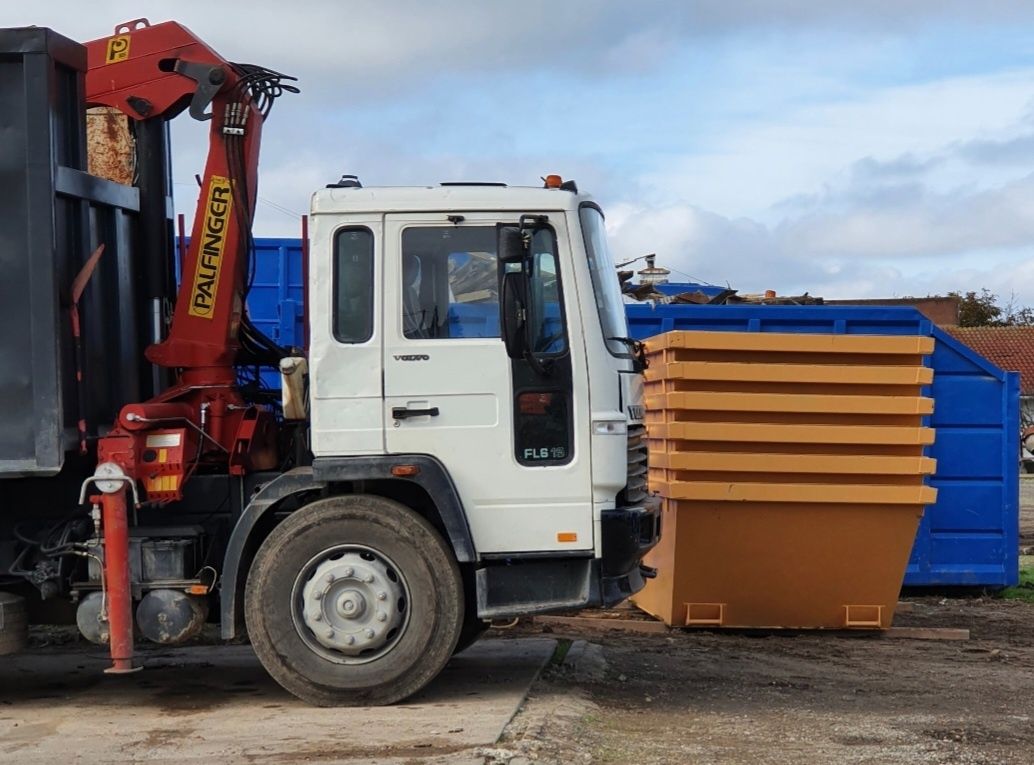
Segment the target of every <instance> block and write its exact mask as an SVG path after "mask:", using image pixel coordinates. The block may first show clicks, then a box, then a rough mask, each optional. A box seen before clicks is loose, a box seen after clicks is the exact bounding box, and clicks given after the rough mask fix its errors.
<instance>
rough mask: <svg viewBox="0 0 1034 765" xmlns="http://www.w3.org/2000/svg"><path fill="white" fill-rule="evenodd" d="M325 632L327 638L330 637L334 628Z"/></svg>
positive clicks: (332, 635)
mask: <svg viewBox="0 0 1034 765" xmlns="http://www.w3.org/2000/svg"><path fill="white" fill-rule="evenodd" d="M325 634H326V636H327V637H328V638H332V637H334V630H327V631H326V633H325Z"/></svg>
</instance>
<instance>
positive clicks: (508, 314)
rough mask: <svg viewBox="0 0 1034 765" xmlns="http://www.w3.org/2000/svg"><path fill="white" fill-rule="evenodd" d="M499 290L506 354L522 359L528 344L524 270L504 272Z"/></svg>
mask: <svg viewBox="0 0 1034 765" xmlns="http://www.w3.org/2000/svg"><path fill="white" fill-rule="evenodd" d="M499 292H500V296H499V298H500V299H499V313H500V321H499V324H500V327H499V328H500V330H501V331H502V332H501V334H502V336H503V343H504V344H505V345H506V355H507V356H509V357H510V358H511V359H522V358H524V353H525V350H526V349H527V345H528V339H527V330H526V328H525V324H526V321H527V304H528V301H527V283H526V279H525V278H524V272H523V271H507V272H506V273H504V274H503V280H502V284H501V285H500V290H499Z"/></svg>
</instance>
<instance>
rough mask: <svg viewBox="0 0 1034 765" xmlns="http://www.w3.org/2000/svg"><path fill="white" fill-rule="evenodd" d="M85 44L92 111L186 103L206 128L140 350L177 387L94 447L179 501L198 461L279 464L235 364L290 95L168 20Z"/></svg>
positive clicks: (262, 72)
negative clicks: (193, 200) (187, 236)
mask: <svg viewBox="0 0 1034 765" xmlns="http://www.w3.org/2000/svg"><path fill="white" fill-rule="evenodd" d="M86 48H87V62H88V69H87V74H86V101H87V104H89V105H91V106H93V105H104V106H112V107H115V108H117V109H119V110H121V111H122V112H124V113H125V114H126V115H128V116H129V117H130V118H132V119H134V120H146V119H171V118H173V117H175V116H176V115H177V114H179V113H180V112H182V111H183V110H184V109H188V108H189V111H190V114H191V116H192V117H194V118H195V119H198V120H208V121H210V129H209V149H208V159H207V162H206V164H205V172H204V177H203V180H202V182H201V191H200V194H199V198H198V203H197V212H196V214H195V216H194V227H193V234H192V236H191V240H190V246H189V248H188V250H187V253H186V255H185V257H184V262H183V273H182V276H181V280H180V281H181V283H180V288H179V293H178V295H177V300H176V307H175V311H174V313H173V317H172V326H171V327H170V329H169V334H168V337H166V339H165V340H163V341H162V342H159V343H157V344H155V345H152V346H150V347H149V348H148V349H147V351H146V355H147V358H148V359H149V360H150V361H152V362H153V363H155V364H158V365H160V366H163V367H168V368H173V369H176V370H177V374H178V377H177V380H176V383H175V384H174V385H173V386H171V387H170V388H168V389H167V390H165V391H162V392H161V393H159V394H158V395H157V396H155V397H154V398H153V399H151V400H150V401H145V402H141V403H130V404H127V405H126V406H124V407H123V408H122V411H121V412H120V413H119V416H118V420H117V421H116V423H115V427H114V428H113V429H112V430H111V432H110V433H109V434H108V435H106V436H104V437H103V438H101V439H100V441H99V442H98V446H97V458H98V462H101V463H104V462H110V463H114V464H115V465H117V466H118V467H119V468H121V470H122V471H123V472H124V474H125V475H126V476H128V477H130V478H131V479H133V480H134V481H136V482H139V483H140V484H141V485H142V487H143V490H144V493H145V496H146V500H147V501H151V502H170V501H173V500H177V499H180V498H182V489H183V484H184V483H185V482H186V480H187V479H188V478H189V477H190V475H191V474H192V473H193V472H194V471H195V470H197V469H199V467H201V466H203V467H204V469H206V470H209V471H220V472H221V471H225V472H228V473H230V474H231V475H241V474H243V473H245V472H248V471H251V470H266V469H270V468H272V467H275V466H276V464H277V463H278V458H277V450H276V438H275V437H276V421H275V419H274V417H273V415H272V413H271V412H270V411H269V410H267V409H265V408H261V407H257V406H254V405H252V404H249V403H248V402H246V401H245V400H244V398H243V397H242V395H241V392H240V390H239V389H238V387H237V383H236V370H235V368H234V362H235V360H236V357H237V352H238V349H239V344H238V330H239V328H240V326H241V322H242V317H243V302H244V297H245V291H246V281H247V278H248V258H249V256H250V247H249V243H250V236H251V233H250V232H251V223H252V219H253V216H254V209H255V200H256V198H257V187H258V156H259V143H260V139H261V133H262V123H263V120H264V118H265V115H266V114H267V113H268V111H269V108H270V106H271V104H272V101H273V99H274V98H275V97H276V96H277V95H279V93H280V92H281V91H282V90H289V91H295V92H296V89H295V88H294V87H293V86H289V85H284V84H282V83H281V79H284V76H283V75H279V74H277V73H276V72H272V71H270V70H267V69H262V68H261V67H255V66H250V65H246V64H233V63H231V62H229V61H227V60H226V59H224V58H223V57H222V56H220V55H219V54H217V53H215V52H214V51H213V50H212V49H211V48H209V47H208V46H207V45H205V44H204V43H203V42H201V41H200V40H199V39H198V38H197V37H195V36H194V34H193V33H192V32H191V31H190V30H188V29H187V28H186V27H184V26H182V25H180V24H177V23H175V22H172V21H169V22H164V23H162V24H155V25H154V26H151V25H150V24H149V23H148V22H147V21H146V20H145V19H138V20H136V21H132V22H129V23H126V24H121V25H119V26H118V27H116V28H115V33H114V35H112V36H111V37H105V38H102V39H99V40H94V41H93V42H90V43H87V44H86ZM286 79H292V78H286ZM143 256H144V257H149V256H153V254H152V253H143ZM250 337H251V334H250V333H249V338H250ZM249 342H250V341H249ZM250 345H252V346H254V347H257V348H259V349H260V350H263V349H264V348H265V344H264V343H261V342H260V343H259V344H258V345H255V344H254V342H250ZM269 345H270V347H273V346H272V344H269ZM274 353H275V351H274Z"/></svg>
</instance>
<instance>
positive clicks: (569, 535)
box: [556, 531, 578, 542]
mask: <svg viewBox="0 0 1034 765" xmlns="http://www.w3.org/2000/svg"><path fill="white" fill-rule="evenodd" d="M556 541H557V542H577V541H578V533H577V532H574V531H558V532H557V535H556Z"/></svg>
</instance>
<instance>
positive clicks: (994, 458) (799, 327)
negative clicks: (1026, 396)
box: [626, 304, 1020, 587]
mask: <svg viewBox="0 0 1034 765" xmlns="http://www.w3.org/2000/svg"><path fill="white" fill-rule="evenodd" d="M626 313H627V314H628V323H629V331H630V334H631V335H632V337H634V338H637V339H644V338H647V337H650V336H651V335H656V334H659V333H661V332H668V331H670V330H673V329H695V330H711V331H715V330H725V331H739V332H830V333H834V334H844V333H846V334H867V335H872V334H878V335H933V337H934V339H935V346H934V352H933V355H932V356H931V357H930V360H929V363H930V366H931V367H933V370H934V382H933V385H932V386H931V390H930V391H929V395H932V396H933V398H934V402H935V405H934V414H933V416H932V417H931V418H930V424H931V425H932V426H933V427H934V428H936V430H937V440H936V442H935V443H934V445H933V447H931V449H930V456H932V457H934V458H935V459H936V460H937V473H936V475H934V476H933V477H932V479H931V481H930V483H931V485H933V486H936V487H937V490H938V492H937V503H936V504H934V505H932V506H931V507H928V508H927V509H926V513H925V515H924V516H923V520H922V522H921V523H920V525H919V531H918V532H917V534H916V541H915V544H914V546H913V548H912V557H911V559H910V561H909V565H908V569H907V571H906V573H905V584H906V585H908V586H953V585H980V586H985V587H1005V586H1011V585H1014V584H1016V583H1017V581H1018V579H1019V557H1018V556H1019V453H1020V452H1019V450H1020V446H1019V431H1020V426H1019V375H1017V374H1016V373H1015V372H1003V371H1002V370H1000V369H998V368H997V367H995V366H994V365H993V364H991V363H990V362H989V361H987V360H986V359H985V358H983V357H982V356H980V355H978V354H977V353H975V352H974V351H972V350H970V349H969V348H968V347H966V346H965V345H963V344H962V343H960V342H959V341H958V340H955V339H954V338H953V337H952V336H951V335H949V334H947V333H946V332H943V331H941V330H940V329H937V328H936V327H934V326H933V325H932V323H931V322H930V321H929V320H927V319H926V318H924V317H923V316H922V314H920V313H919V312H918V311H916V310H914V309H911V308H900V307H872V306H757V305H734V306H709V305H705V306H699V305H664V306H657V307H653V306H650V305H642V304H634V305H627V306H626Z"/></svg>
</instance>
